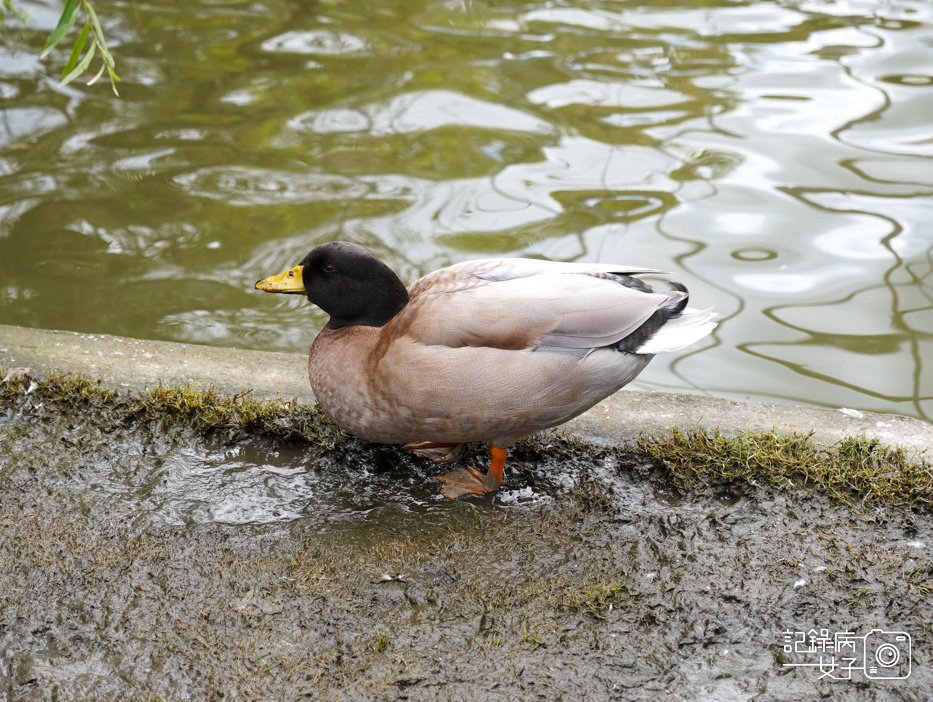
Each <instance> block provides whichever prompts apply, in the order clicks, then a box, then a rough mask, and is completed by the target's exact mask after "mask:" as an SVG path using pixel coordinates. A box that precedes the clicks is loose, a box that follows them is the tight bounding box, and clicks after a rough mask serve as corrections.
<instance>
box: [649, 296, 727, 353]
mask: <svg viewBox="0 0 933 702" xmlns="http://www.w3.org/2000/svg"><path fill="white" fill-rule="evenodd" d="M715 317H716V313H715V312H713V310H711V309H706V310H698V309H696V308H693V307H688V308H687V309H685V310H684V311H683V312H681V314H680V315H679V316H677V317H674V318H672V319H670V320H668V322H667V323H666V324H665V325H664V326H663V327H661V328H660V329H658V331H657V332H656V333H655V335H654V336H653V337H651V338H650V339H648V341H646V342H645V343H644V344H642V345H641V346H639V347H638V350H637V351H636V353H645V354H655V353H663V352H664V351H679V350H680V349H682V348H686V347H687V346H690V344H692V343H694V342H697V341H699V340H700V339H702V338H703V337H704V336H706V335H707V334H709V333H710V332H711V331H713V329H715V328H716V322H714V321H713V319H715Z"/></svg>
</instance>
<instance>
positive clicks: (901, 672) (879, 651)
mask: <svg viewBox="0 0 933 702" xmlns="http://www.w3.org/2000/svg"><path fill="white" fill-rule="evenodd" d="M910 646H911V641H910V634H908V633H907V632H904V631H884V630H882V629H872V630H871V631H869V632H868V633H867V634H865V645H864V654H865V658H864V666H865V667H864V671H865V677H866V678H869V679H871V680H903V679H904V678H908V677H910Z"/></svg>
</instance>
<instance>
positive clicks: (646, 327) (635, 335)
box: [616, 281, 690, 353]
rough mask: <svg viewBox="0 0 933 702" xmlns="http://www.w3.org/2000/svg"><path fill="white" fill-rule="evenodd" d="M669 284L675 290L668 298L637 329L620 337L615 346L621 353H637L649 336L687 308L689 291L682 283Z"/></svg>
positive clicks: (648, 339)
mask: <svg viewBox="0 0 933 702" xmlns="http://www.w3.org/2000/svg"><path fill="white" fill-rule="evenodd" d="M670 286H671V287H672V288H674V289H675V290H676V291H677V292H676V293H672V294H671V297H670V299H668V301H667V302H665V303H664V304H663V305H661V306H660V307H658V309H657V310H655V312H654V314H653V315H651V316H650V317H648V319H647V320H645V323H644V324H642V325H641V326H640V327H638V329H636V330H635V331H634V332H632V333H631V334H629V335H628V336H627V337H625V338H624V339H622V340H621V341H620V342H619V343H618V344H617V345H616V348H617V349H618V350H619V351H621V352H623V353H638V349H640V348H641V347H642V346H644V345H645V344H646V343H647V342H648V341H650V340H651V338H652V337H653V336H654V335H655V334H657V333H658V330H660V329H661V327H663V326H664V325H665V324H667V323H668V321H669V320H671V319H673V318H674V317H679V316H680V315H681V313H682V312H683V311H684V310H685V309H686V308H687V303H688V302H689V301H690V293H689V292H688V291H687V287H686V286H685V285H684V284H683V283H678V282H673V281H672V282H671V283H670Z"/></svg>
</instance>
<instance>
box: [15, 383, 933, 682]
mask: <svg viewBox="0 0 933 702" xmlns="http://www.w3.org/2000/svg"><path fill="white" fill-rule="evenodd" d="M513 453H514V457H513V458H514V460H512V461H510V473H509V475H510V479H509V484H508V486H507V487H508V489H507V490H505V491H503V492H501V493H500V494H499V495H497V496H495V497H488V498H483V499H474V500H470V501H460V502H454V503H451V502H446V501H443V500H441V499H439V498H437V496H436V487H437V486H436V484H435V483H434V482H433V481H432V480H431V476H432V475H434V474H436V473H437V472H438V471H439V468H438V466H436V465H435V464H432V463H430V462H429V461H425V460H421V459H417V458H413V457H410V456H407V455H403V454H401V453H399V452H397V451H396V450H394V449H391V448H378V447H373V446H370V445H366V444H362V443H359V442H356V441H352V440H349V441H347V440H342V441H339V442H335V443H332V444H323V445H318V446H300V445H293V444H288V443H283V442H278V441H273V440H270V439H243V438H242V437H236V438H231V437H226V438H225V437H221V436H218V435H214V436H213V437H205V436H203V435H202V434H200V433H198V432H196V431H194V430H193V429H191V428H190V427H189V426H186V425H184V424H177V423H155V422H148V423H133V424H125V423H123V424H121V423H119V422H115V421H113V417H110V416H108V414H107V412H106V411H101V410H100V408H97V409H92V410H87V409H82V408H81V407H80V406H78V407H76V408H74V409H71V410H65V411H63V410H62V409H61V407H60V406H56V407H52V406H50V405H49V404H48V403H46V402H43V401H41V399H39V398H36V397H34V396H30V397H25V398H19V399H16V400H15V401H10V400H9V399H7V400H6V401H5V404H3V405H2V406H0V544H2V547H0V697H6V698H7V699H10V700H48V699H58V700H85V699H166V700H169V699H171V700H174V699H243V700H249V699H305V698H306V699H350V700H353V699H360V700H363V699H412V700H430V699H451V698H454V699H457V698H459V699H466V700H474V699H475V700H487V699H548V700H551V699H560V698H564V699H593V700H602V699H606V700H608V699H622V700H628V699H631V700H642V699H665V700H746V699H755V700H791V699H794V700H799V699H816V698H818V697H828V698H831V699H859V700H862V699H864V700H889V699H890V700H926V699H928V698H929V691H930V690H931V689H933V630H931V618H930V602H931V597H933V594H931V593H933V555H931V554H933V520H931V515H930V514H929V513H927V512H915V511H908V510H904V509H898V508H877V507H871V508H870V509H860V508H859V507H857V506H856V507H848V506H844V505H840V504H838V503H836V502H832V501H831V500H830V499H829V498H827V497H825V496H823V495H821V494H819V493H817V492H814V491H810V490H806V491H805V490H793V489H790V490H775V489H773V488H769V487H757V488H755V487H751V486H748V485H746V484H737V483H709V484H704V485H701V486H700V487H698V488H696V489H694V490H692V491H690V492H687V493H679V492H678V491H677V490H676V489H675V488H674V486H673V484H672V481H671V476H670V475H669V474H667V473H666V472H665V471H664V470H662V469H660V468H658V467H654V466H651V465H647V464H646V463H645V462H644V459H643V458H639V457H635V456H629V455H627V454H624V453H621V452H619V451H615V450H609V449H604V448H596V447H592V446H589V447H587V446H586V445H579V444H577V443H574V442H567V441H564V440H561V439H559V438H557V437H554V436H551V437H550V438H546V439H545V440H543V441H538V442H532V443H528V444H525V445H523V446H520V447H519V448H518V449H517V450H515V451H514V452H513ZM468 458H473V459H475V460H482V459H483V458H484V456H483V454H482V453H480V452H479V449H477V450H476V451H474V453H473V454H472V456H470V457H468ZM822 628H825V629H828V630H829V631H830V632H845V631H850V632H854V633H856V634H868V633H869V632H870V631H872V630H874V629H884V630H888V631H905V632H907V633H909V634H910V635H911V637H912V641H911V644H912V650H911V652H910V654H911V659H912V663H913V668H912V670H911V674H910V677H909V678H907V679H906V680H868V679H866V677H865V675H864V674H863V673H861V672H854V673H853V674H852V677H853V679H852V680H850V681H831V680H828V679H824V680H819V677H820V676H819V672H818V671H816V670H814V669H813V668H792V667H786V666H784V665H783V664H784V663H789V662H816V661H817V660H818V656H807V655H802V654H793V653H791V654H786V653H784V650H783V645H784V642H785V638H784V632H785V631H806V630H809V629H822ZM875 636H877V634H876V635H875ZM894 672H895V673H897V671H894Z"/></svg>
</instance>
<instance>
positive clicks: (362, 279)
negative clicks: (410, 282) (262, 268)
mask: <svg viewBox="0 0 933 702" xmlns="http://www.w3.org/2000/svg"><path fill="white" fill-rule="evenodd" d="M256 289H257V290H264V291H265V292H275V293H285V294H289V295H307V296H308V300H310V301H311V302H313V303H314V304H315V305H317V306H318V307H320V308H321V309H322V310H324V311H325V312H326V313H327V314H329V315H330V321H329V322H328V324H327V326H328V327H329V328H330V329H339V328H341V327H348V326H351V325H354V324H360V325H364V326H370V327H381V326H382V325H383V324H385V323H386V322H388V321H389V320H390V319H392V318H393V317H394V316H395V315H396V314H398V312H399V311H400V310H401V309H402V308H403V307H404V306H405V305H406V304H408V291H407V290H406V289H405V285H404V284H403V283H402V281H401V280H399V279H398V276H397V275H395V273H394V272H393V271H392V269H391V268H389V267H388V266H387V265H386V264H384V263H383V262H382V261H380V260H379V259H378V258H376V257H375V256H374V255H373V253H372V252H371V251H369V250H368V249H364V248H363V247H362V246H357V245H356V244H351V243H348V242H346V241H332V242H330V243H327V244H322V245H321V246H318V247H317V248H315V249H313V250H312V251H311V252H310V253H309V254H308V255H307V256H305V257H304V258H303V259H302V260H301V263H299V264H298V265H297V266H295V267H294V268H291V269H289V270H287V271H285V272H284V273H280V274H278V275H273V276H270V277H268V278H263V279H262V280H260V281H259V282H258V283H256Z"/></svg>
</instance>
